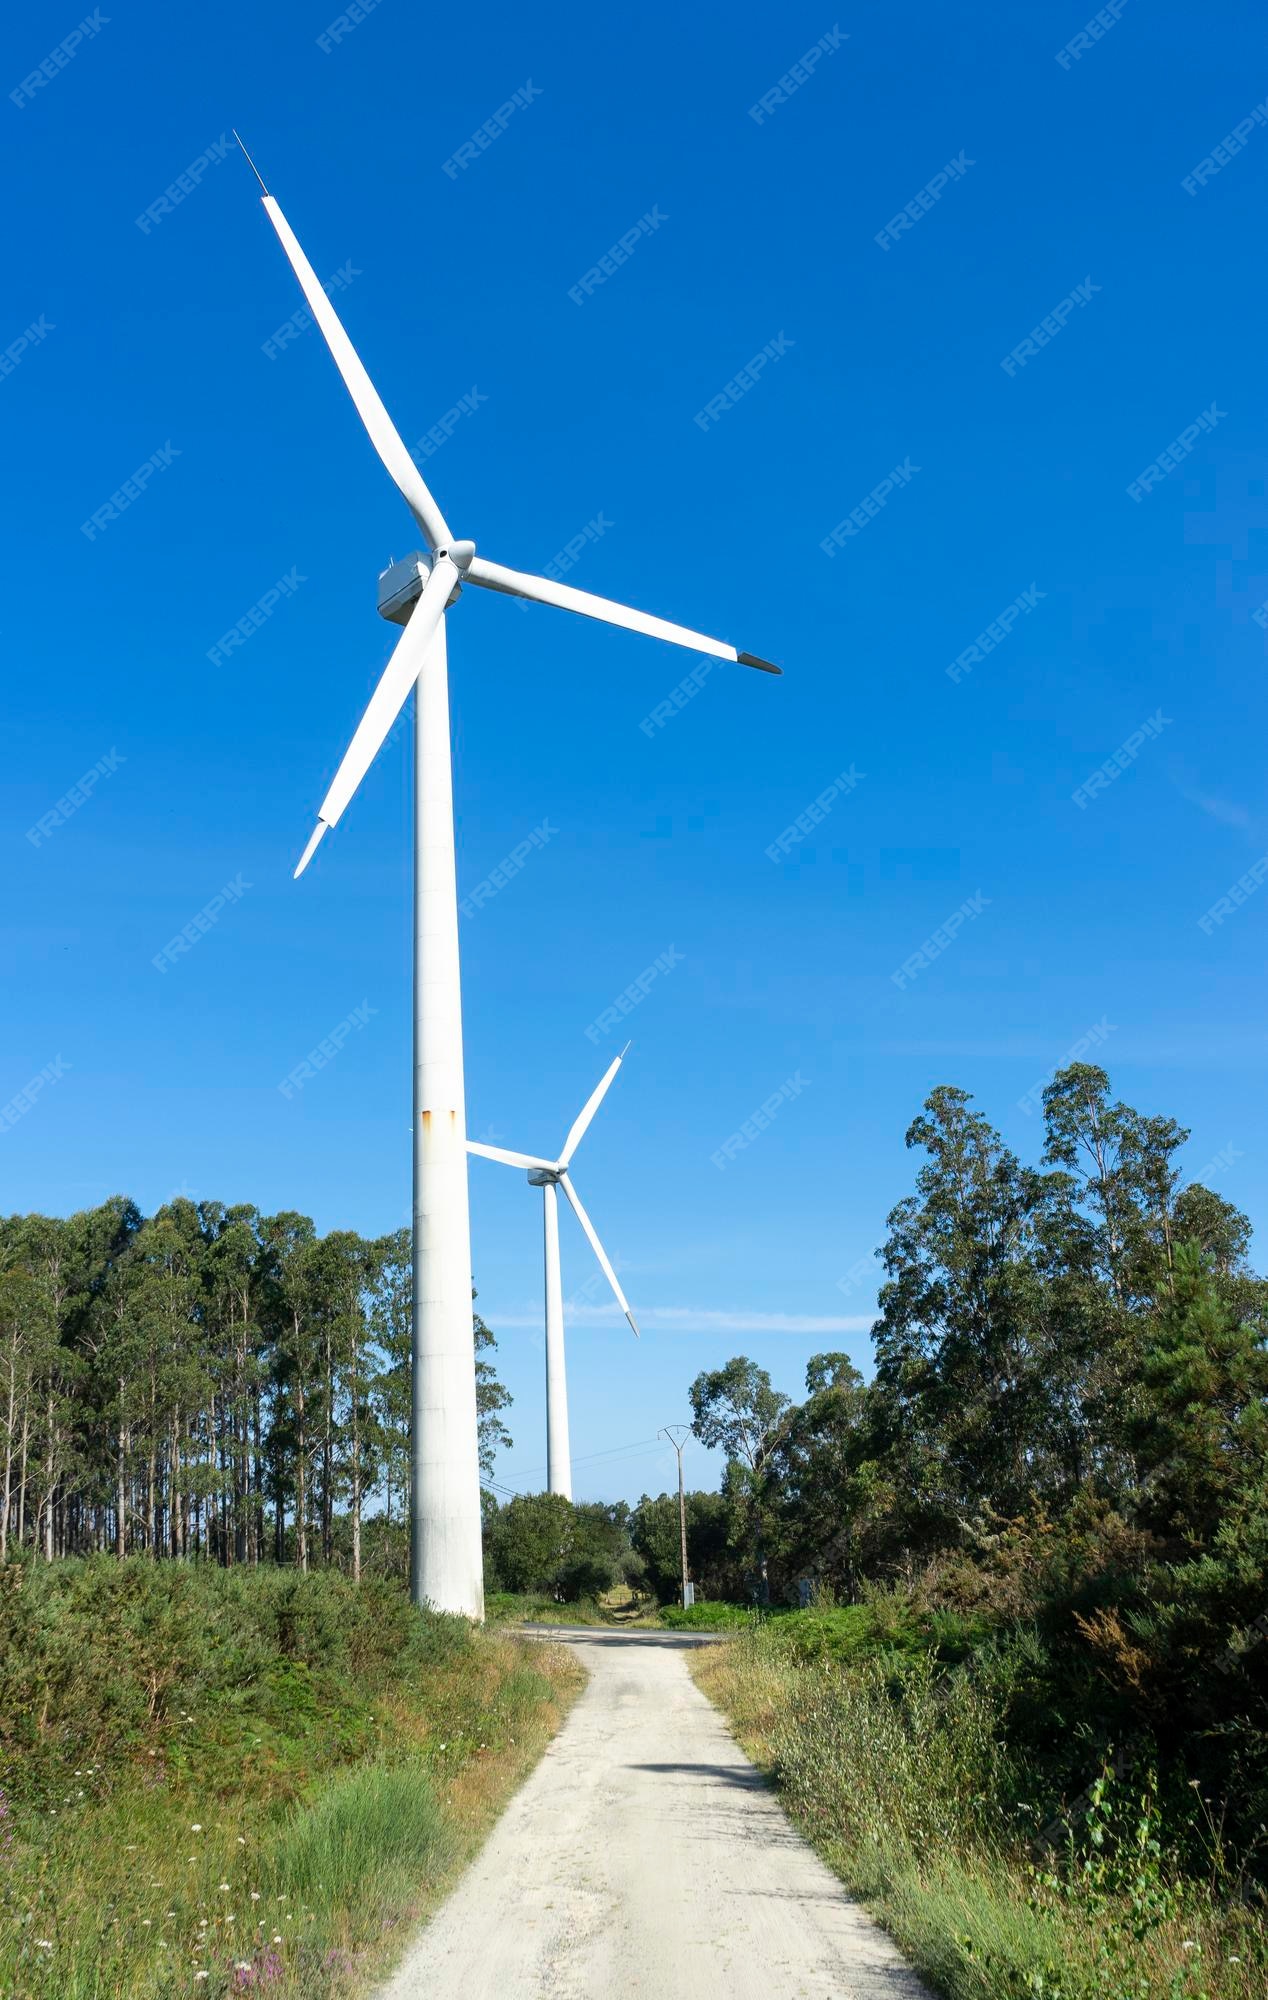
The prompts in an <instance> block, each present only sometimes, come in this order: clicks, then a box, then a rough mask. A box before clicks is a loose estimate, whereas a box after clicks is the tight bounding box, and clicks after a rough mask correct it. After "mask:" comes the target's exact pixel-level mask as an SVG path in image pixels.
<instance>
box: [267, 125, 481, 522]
mask: <svg viewBox="0 0 1268 2000" xmlns="http://www.w3.org/2000/svg"><path fill="white" fill-rule="evenodd" d="M238 143H239V145H241V143H242V142H241V140H239V142H238ZM244 150H245V148H244ZM252 171H253V172H254V171H255V170H254V166H253V168H252ZM256 178H257V180H258V179H259V175H258V174H257V175H256ZM261 185H263V183H262V182H261ZM264 211H265V213H266V215H267V216H268V218H269V221H270V222H271V223H272V224H273V227H274V229H276V231H277V233H278V238H279V240H280V242H281V245H282V248H283V250H285V252H286V254H287V256H288V257H289V258H290V261H291V268H292V270H293V271H294V273H295V276H296V277H297V278H298V279H299V283H300V289H301V290H302V292H303V294H304V297H305V298H306V299H307V301H308V305H309V310H310V311H311V313H312V316H313V318H314V319H315V320H316V322H317V324H318V326H319V327H320V328H321V330H322V332H323V333H324V334H325V336H326V345H327V347H328V348H329V349H330V352H331V354H332V355H333V356H334V360H335V366H336V368H337V369H338V370H339V373H340V374H341V375H342V376H343V379H344V381H345V383H346V384H347V388H348V393H349V395H350V396H351V397H352V400H353V402H354V403H355V404H356V406H357V411H358V414H359V415H360V418H361V421H362V423H363V424H364V425H365V427H366V429H367V431H368V432H369V433H370V442H371V444H372V445H373V446H374V449H375V450H376V451H377V452H378V454H379V457H380V458H381V459H382V460H383V463H384V465H385V466H386V467H387V469H388V472H389V473H390V474H391V476H392V478H393V479H394V480H395V481H396V484H397V485H398V486H399V487H400V489H401V492H402V493H403V494H404V496H405V498H406V500H407V501H408V503H409V508H410V512H411V513H412V514H413V516H414V519H415V520H416V521H417V523H418V525H419V527H420V528H421V529H422V531H423V533H424V534H425V535H426V537H427V541H428V545H429V547H431V548H433V549H443V548H447V547H448V545H449V541H450V534H449V527H448V523H447V522H446V520H445V517H444V515H443V514H442V513H441V511H440V509H439V507H438V506H437V505H436V502H435V501H434V500H433V498H432V496H431V494H430V493H429V492H428V490H427V482H426V480H425V479H424V478H423V475H422V473H421V472H420V471H419V469H418V467H417V466H416V465H415V463H414V461H413V459H412V458H411V457H410V455H409V453H408V452H407V451H406V449H405V446H404V444H403V443H402V442H401V435H400V432H399V431H398V430H397V428H396V425H395V424H394V423H393V422H392V419H391V418H390V417H389V415H388V413H387V411H386V410H385V409H384V407H383V404H382V402H381V401H380V398H379V392H378V390H377V389H376V388H375V386H374V384H373V382H372V381H371V380H370V378H369V376H368V375H367V374H366V372H365V369H364V368H363V367H362V365H361V359H360V356H359V355H358V353H357V351H356V349H355V347H354V346H353V345H352V342H351V341H350V340H349V338H348V336H347V334H346V333H345V332H344V330H343V324H342V322H341V320H340V318H339V315H338V313H337V312H336V311H335V309H334V307H333V306H332V305H331V303H330V300H329V298H328V297H327V296H326V293H325V292H324V290H323V289H322V286H321V284H320V282H319V281H318V278H317V274H316V272H315V271H314V270H313V267H312V265H311V264H310V263H309V261H308V259H307V257H306V256H305V255H304V253H303V251H302V250H301V248H300V246H299V241H298V238H297V237H296V235H295V233H294V231H293V230H292V228H291V226H290V223H289V222H288V221H287V220H286V217H285V216H284V215H283V214H282V211H281V209H280V208H279V207H278V205H277V203H276V201H275V200H274V199H273V196H272V195H271V194H266V195H265V196H264Z"/></svg>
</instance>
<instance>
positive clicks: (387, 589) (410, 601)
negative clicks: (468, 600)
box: [379, 542, 476, 625]
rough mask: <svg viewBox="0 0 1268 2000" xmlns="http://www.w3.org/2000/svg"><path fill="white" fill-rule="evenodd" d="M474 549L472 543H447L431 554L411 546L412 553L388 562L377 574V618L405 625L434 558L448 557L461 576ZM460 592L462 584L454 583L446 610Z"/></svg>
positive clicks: (424, 587)
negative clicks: (443, 547) (446, 545)
mask: <svg viewBox="0 0 1268 2000" xmlns="http://www.w3.org/2000/svg"><path fill="white" fill-rule="evenodd" d="M475 552H476V545H475V543H474V542H451V543H450V544H449V547H448V548H447V549H436V550H435V551H434V552H433V553H431V554H425V553H424V552H423V550H422V549H415V550H414V552H413V554H412V555H408V556H402V557H401V559H400V561H399V562H393V563H389V564H388V566H387V568H386V569H385V570H383V571H381V572H380V575H379V617H380V618H386V619H387V621H388V623H389V624H390V625H408V624H409V620H410V613H411V612H412V611H413V609H414V606H415V605H416V604H417V602H418V600H419V598H420V597H421V596H422V594H423V592H424V590H425V589H426V587H427V580H428V578H429V577H430V575H431V573H432V569H433V568H434V566H435V563H436V559H437V557H438V556H448V558H449V560H450V562H451V563H452V564H453V565H454V568H455V569H457V570H459V571H460V572H461V574H462V575H463V576H465V575H466V573H467V571H468V569H469V568H470V567H471V563H472V559H473V558H474V556H475ZM461 595H462V584H461V582H458V583H455V585H454V587H453V589H452V590H451V591H450V593H449V596H448V597H447V598H446V600H445V609H446V611H448V609H449V607H450V605H451V604H456V603H457V602H458V599H459V597H460V596H461Z"/></svg>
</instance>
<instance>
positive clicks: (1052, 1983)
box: [688, 1600, 1268, 2000]
mask: <svg viewBox="0 0 1268 2000" xmlns="http://www.w3.org/2000/svg"><path fill="white" fill-rule="evenodd" d="M688 1615H689V1614H688ZM750 1622H751V1623H752V1621H750ZM981 1639H982V1634H981V1633H980V1632H978V1631H975V1630H974V1629H973V1628H972V1627H971V1626H970V1625H968V1624H967V1623H966V1622H965V1621H962V1620H959V1619H957V1618H955V1617H954V1616H952V1615H951V1614H944V1615H942V1616H941V1617H938V1618H936V1619H934V1620H930V1619H924V1620H921V1619H919V1618H918V1617H917V1616H915V1615H914V1614H912V1613H911V1612H910V1611H908V1609H907V1608H906V1607H905V1606H903V1605H902V1604H901V1603H899V1602H897V1601H888V1602H887V1601H884V1600H882V1601H880V1602H878V1603H874V1604H868V1605H859V1606H852V1607H850V1608H848V1609H844V1610H833V1611H822V1612H815V1611H811V1612H805V1613H793V1614H789V1615H786V1616H783V1617H779V1618H772V1619H771V1620H769V1621H767V1622H765V1623H761V1624H754V1625H753V1626H752V1629H750V1630H749V1631H746V1632H739V1633H737V1634H736V1636H735V1637H734V1639H732V1640H731V1641H729V1642H728V1643H726V1644H724V1645H721V1646H711V1647H703V1648H701V1649H700V1650H699V1651H698V1652H694V1653H692V1654H690V1655H689V1656H688V1665H689V1667H690V1670H691V1672H692V1673H693V1674H694V1676H695V1677H696V1680H697V1681H698V1683H699V1685H700V1686H701V1687H702V1688H703V1690H704V1692H705V1693H706V1694H708V1695H709V1696H710V1697H711V1698H712V1699H713V1700H714V1701H715V1702H717V1704H718V1705H719V1707H721V1708H722V1709H723V1711H724V1712H725V1713H726V1714H727V1715H728V1717H729V1718H730V1720H731V1722H732V1725H733V1727H734V1729H735V1732H736V1735H737V1736H738V1738H739V1740H740V1742H741V1743H742V1744H743V1746H744V1748H745V1749H746V1750H747V1751H748V1752H749V1754H750V1756H752V1757H753V1759H754V1760H755V1762H756V1763H758V1764H759V1765H760V1766H761V1767H762V1768H764V1769H766V1770H768V1771H769V1772H771V1773H772V1775H773V1776H774V1779H775V1782H776V1784H777V1785H778V1787H779V1791H780V1794H781V1796H782V1798H783V1801H784V1803H785V1805H786V1806H787V1808H788V1810H789V1812H790V1814H791V1816H792V1818H793V1820H794V1821H795V1823H796V1824H797V1825H798V1826H799V1827H800V1828H801V1829H802V1831H803V1832H804V1833H805V1834H806V1835H807V1836H808V1837H809V1838H810V1839H811V1840H812V1841H813V1842H814V1844H815V1846H816V1847H817V1848H818V1849H819V1851H820V1852H821V1853H822V1854H823V1856H824V1858H825V1859H826V1860H827V1861H828V1863H829V1864H830V1866H831V1867H832V1868H834V1869H835V1870H836V1872H837V1873H838V1874H839V1875H840V1876H841V1877H842V1879H843V1880H844V1881H845V1883H846V1884H847V1885H848V1887H849V1888H851V1889H852V1890H853V1891H854V1892H855V1893H856V1894H857V1895H858V1896H859V1897H860V1898H861V1900H862V1901H863V1902H865V1903H866V1904H867V1905H868V1907H869V1908H870V1909H871V1910H872V1911H873V1912H874V1914H875V1915H876V1916H877V1917H878V1918H879V1919H880V1921H881V1922H882V1923H883V1924H884V1925H885V1926H886V1928H887V1929H888V1930H889V1931H890V1932H891V1933H892V1934H893V1936H894V1937H895V1938H896V1939H897V1940H898V1942H899V1943H900V1944H901V1945H902V1946H903V1948H904V1949H905V1951H906V1952H907V1953H908V1955H909V1957H910V1958H911V1959H912V1961H913V1963H915V1964H916V1965H918V1966H919V1967H920V1969H921V1970H922V1971H923V1972H924V1973H925V1974H926V1976H927V1977H928V1978H929V1979H930V1981H931V1982H932V1983H933V1984H934V1985H935V1986H936V1987H937V1988H938V1989H939V1990H940V1991H941V1992H942V1993H944V1994H946V1995H948V1996H951V2000H1263V1995H1264V1994H1265V1992H1268V1922H1266V1920H1265V1907H1264V1903H1263V1900H1262V1897H1260V1896H1258V1895H1257V1894H1256V1893H1255V1892H1253V1891H1250V1890H1248V1888H1247V1886H1246V1883H1245V1881H1244V1880H1241V1879H1239V1877H1238V1874H1237V1871H1236V1869H1235V1868H1234V1867H1233V1865H1232V1863H1231V1861H1230V1859H1229V1858H1228V1857H1227V1856H1226V1855H1225V1854H1224V1853H1223V1852H1222V1850H1221V1843H1220V1840H1219V1837H1218V1831H1217V1829H1216V1828H1215V1827H1210V1828H1209V1831H1208V1839H1207V1852H1208V1864H1209V1865H1208V1869H1207V1872H1206V1875H1205V1877H1204V1878H1200V1877H1199V1876H1198V1875H1197V1873H1196V1871H1195V1869H1194V1865H1193V1861H1192V1858H1191V1855H1192V1847H1191V1844H1190V1849H1189V1852H1190V1859H1189V1861H1188V1863H1187V1866H1186V1865H1185V1864H1182V1863H1181V1861H1180V1859H1179V1856H1178V1854H1177V1853H1175V1852H1173V1851H1171V1847H1170V1843H1169V1839H1168V1836H1167V1833H1166V1832H1165V1830H1164V1821H1163V1816H1162V1814H1161V1812H1160V1810H1159V1808H1158V1805H1157V1802H1156V1799H1155V1797H1154V1795H1153V1793H1152V1789H1151V1786H1150V1782H1149V1779H1148V1776H1147V1775H1144V1776H1142V1775H1141V1774H1139V1773H1133V1774H1131V1775H1130V1777H1129V1776H1128V1774H1126V1773H1125V1774H1124V1775H1123V1776H1122V1777H1121V1778H1120V1777H1115V1776H1113V1775H1109V1774H1098V1773H1097V1772H1096V1771H1093V1772H1091V1773H1090V1774H1089V1784H1088V1787H1087V1790H1086V1791H1085V1792H1084V1793H1083V1794H1082V1795H1081V1796H1080V1797H1079V1798H1077V1799H1075V1800H1073V1801H1063V1800H1057V1801H1053V1800H1051V1799H1045V1797H1044V1791H1043V1785H1042V1780H1041V1778H1040V1775H1039V1774H1038V1772H1036V1771H1035V1770H1033V1769H1031V1770H1028V1769H1027V1768H1025V1767H1024V1766H1022V1765H1020V1764H1019V1763H1018V1761H1017V1760H1016V1759H1014V1757H1013V1756H1012V1755H1010V1752H1009V1750H1008V1748H1007V1744H1006V1739H1005V1733H1004V1721H1005V1714H1006V1686H1005V1683H1006V1679H1007V1672H1008V1668H1007V1662H1006V1661H1005V1660H1003V1659H1001V1656H1000V1655H998V1654H995V1655H994V1656H993V1662H994V1671H992V1660H991V1659H984V1658H983V1657H982V1656H981V1655H980V1654H977V1655H976V1656H975V1648H977V1647H978V1646H979V1645H980V1642H981ZM975 1658H976V1666H975V1669H974V1670H971V1671H970V1670H967V1669H966V1666H965V1664H964V1663H967V1662H971V1661H973V1660H974V1659H975ZM1194 1804H1195V1808H1196V1809H1197V1812H1198V1814H1200V1811H1201V1807H1200V1804H1199V1802H1198V1801H1197V1800H1196V1799H1195V1801H1194Z"/></svg>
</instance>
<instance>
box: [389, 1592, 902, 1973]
mask: <svg viewBox="0 0 1268 2000" xmlns="http://www.w3.org/2000/svg"><path fill="white" fill-rule="evenodd" d="M550 1636H551V1638H552V1639H556V1640H558V1639H564V1640H566V1641H567V1643H568V1644H570V1645H571V1646H572V1647H574V1648H575V1651H576V1655H577V1657H578V1658H579V1659H580V1660H581V1662H582V1663H583V1664H584V1666H585V1667H586V1669H587V1671H588V1673H589V1676H590V1679H589V1682H588V1684H587V1687H586V1689H585V1692H584V1693H583V1694H582V1696H581V1697H580V1699H579V1700H578V1701H577V1703H576V1704H575V1706H574V1707H573V1709H572V1710H571V1713H570V1714H569V1716H568V1719H567V1721H566V1723H565V1724H564V1727H563V1729H562V1731H561V1732H560V1734H559V1735H558V1736H557V1737H556V1738H555V1740H554V1742H553V1743H552V1744H551V1745H550V1747H549V1749H548V1750H547V1752H546V1754H545V1756H544V1758H543V1759H542V1761H541V1763H540V1764H539V1765H538V1766H537V1769H536V1770H535V1771H534V1773H533V1775H532V1776H531V1777H530V1778H529V1780H528V1782H527V1784H526V1785H525V1786H524V1787H523V1789H522V1790H521V1791H520V1792H519V1793H518V1794H517V1796H516V1797H515V1798H514V1799H513V1800H512V1802H511V1804H510V1806H509V1807H508V1808H507V1811H506V1812H505V1814H504V1815H503V1817H502V1819H501V1820H500V1821H499V1823H498V1825H497V1827H496V1829H495V1830H494V1832H493V1835H492V1837H491V1838H490V1840H489V1841H488V1844H487V1845H486V1846H485V1848H484V1850H483V1852H482V1853H481V1854H480V1856H479V1858H478V1860H477V1861H476V1862H475V1864H474V1866H473V1867H472V1868H471V1869H470V1870H469V1871H468V1873H467V1875H466V1876H465V1877H464V1878H463V1880H462V1882H461V1883H460V1885H459V1886H458V1888H457V1889H456V1891H455V1892H454V1894H453V1895H452V1896H451V1897H450V1899H449V1901H448V1902H447V1903H446V1904H445V1906H444V1908H443V1909H442V1910H441V1911H440V1912H439V1914H438V1915H437V1916H436V1917H435V1918H434V1919H433V1921H432V1922H431V1924H430V1925H429V1926H428V1927H427V1929H426V1930H425V1931H424V1932H423V1933H422V1935H421V1936H420V1937H419V1939H418V1940H417V1942H416V1943H415V1945H414V1946H413V1948H412V1949H411V1951H410V1952H409V1953H408V1955H407V1956H406V1958H405V1959H404V1961H403V1962H402V1964H401V1966H400V1969H399V1970H398V1972H397V1974H396V1977H395V1979H394V1980H392V1981H391V1983H390V1984H389V1985H388V1986H387V1987H386V1988H385V1989H384V1992H383V1995H382V2000H421V1996H423V1995H426V1996H428V2000H449V1996H454V2000H456V1997H457V1996H458V1995H461V1996H462V2000H495V1996H496V2000H540V1996H545V1995H550V1996H551V2000H592V1996H593V1995H595V1994H603V1995H604V1996H605V2000H633V1996H636V1995H637V1996H639V2000H665V1996H667V1995H671V1994H676V1993H680V1994H688V1993H689V1994H691V1995H692V2000H714V1996H718V2000H721V1996H722V1995H726V1996H728V2000H748V1996H750V1995H751V1996H753V2000H757V1996H759V1995H760V1996H761V2000H793V1996H797V2000H803V1996H804V2000H829V1996H831V2000H925V1996H926V1995H927V1990H928V1989H927V1988H926V1987H925V1986H924V1985H923V1984H922V1982H921V1981H920V1980H919V1979H918V1978H917V1977H916V1975H915V1973H913V1972H912V1971H910V1970H909V1969H908V1968H907V1967H906V1965H905V1964H904V1961H903V1959H902V1957H901V1956H900V1954H899V1952H898V1950H897V1948H896V1946H895V1945H893V1944H892V1943H891V1942H890V1940H889V1939H888V1938H887V1937H886V1935H885V1933H884V1932H883V1931H881V1930H879V1929H878V1928H877V1926H876V1925H875V1924H874V1923H873V1922H872V1920H871V1919H870V1917H868V1916H867V1915H866V1914H865V1913H864V1912H863V1911H862V1910H861V1909H860V1908H859V1907H858V1905H857V1904H856V1903H854V1902H852V1901H851V1900H850V1898H849V1897H848V1896H847V1895H846V1894H845V1892H844V1890H843V1889H842V1888H841V1886H840V1884H839V1882H838V1881H837V1880H836V1878H835V1876H833V1875H832V1874H831V1873H830V1872H829V1871H828V1869H827V1868H826V1867H825V1866H824V1864H823V1863H822V1862H821V1861H820V1860H819V1859H818V1858H817V1856H816V1855H815V1854H814V1852H813V1851H812V1849H811V1848H810V1847H808V1846H807V1845H806V1843H805V1842H804V1841H803V1840H802V1839H801V1837H800V1836H799V1835H798V1834H797V1833H795V1832H794V1831H793V1829H792V1827H791V1826H790V1825H789V1823H788V1821H787V1820H786V1819H785V1817H784V1815H783V1812H782V1811H781V1810H780V1807H779V1806H778V1804H777V1803H776V1801H775V1798H774V1795H773V1793H772V1792H771V1791H770V1790H769V1789H768V1788H767V1785H766V1781H765V1779H764V1778H763V1777H762V1776H761V1774H760V1773H759V1772H758V1771H757V1770H756V1769H755V1768H754V1766H753V1765H752V1764H751V1763H750V1762H749V1760H748V1758H747V1757H746V1756H745V1755H744V1753H743V1751H742V1750H741V1749H740V1748H739V1747H738V1745H737V1744H736V1743H735V1741H734V1740H733V1738H732V1737H731V1736H730V1734H729V1733H728V1731H727V1729H726V1726H725V1724H724V1723H723V1721H722V1718H721V1717H720V1715H719V1714H718V1712H717V1710H716V1709H714V1708H713V1707H712V1706H711V1704H710V1703H709V1702H708V1701H707V1700H706V1699H705V1697H704V1696H703V1695H702V1694H701V1693H700V1692H699V1690H698V1689H697V1688H696V1686H695V1684H694V1683H693V1681H692V1680H691V1678H690V1676H689V1675H688V1673H687V1668H686V1654H687V1651H688V1650H689V1649H690V1648H691V1647H692V1646H694V1645H698V1644H700V1643H702V1642H701V1641H700V1640H699V1639H696V1638H695V1637H693V1636H691V1635H689V1634H686V1633H665V1632H634V1631H618V1630H613V1629H610V1628H606V1629H605V1628H603V1627H591V1628H577V1629H575V1630H571V1629H570V1630H561V1629H559V1628H556V1629H554V1630H553V1631H552V1632H551V1634H550Z"/></svg>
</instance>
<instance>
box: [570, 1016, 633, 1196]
mask: <svg viewBox="0 0 1268 2000" xmlns="http://www.w3.org/2000/svg"><path fill="white" fill-rule="evenodd" d="M628 1047H629V1043H628V1042H627V1043H626V1044H625V1048H626V1049H627V1048H628ZM624 1054H625V1049H622V1050H621V1054H620V1055H619V1056H617V1057H616V1059H615V1061H613V1062H611V1063H609V1064H608V1067H607V1068H606V1069H605V1070H604V1072H603V1075H602V1077H601V1078H600V1080H599V1082H598V1084H597V1085H596V1087H595V1088H594V1089H593V1090H592V1091H591V1092H590V1095H589V1097H587V1099H586V1101H585V1104H584V1105H583V1106H582V1109H581V1112H580V1115H579V1116H578V1117H577V1118H576V1119H575V1120H574V1122H573V1126H572V1130H571V1131H570V1132H569V1134H568V1137H567V1138H566V1139H565V1140H564V1149H563V1152H562V1153H561V1154H560V1155H559V1160H558V1162H557V1164H558V1165H559V1166H560V1167H561V1168H563V1167H566V1166H567V1164H568V1162H569V1160H570V1159H571V1158H572V1156H573V1154H574V1153H575V1152H576V1150H577V1147H578V1145H579V1144H580V1142H581V1139H582V1136H583V1135H584V1133H585V1130H586V1127H587V1126H588V1125H589V1123H590V1120H591V1119H592V1118H593V1117H594V1114H595V1112H596V1111H597V1110H598V1108H599V1106H600V1105H601V1104H602V1102H603V1100H604V1098H605V1097H606V1096H607V1094H608V1086H609V1084H610V1083H611V1081H612V1079H613V1077H614V1076H615V1075H616V1073H617V1071H618V1070H619V1069H620V1067H621V1058H622V1057H623V1056H624Z"/></svg>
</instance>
